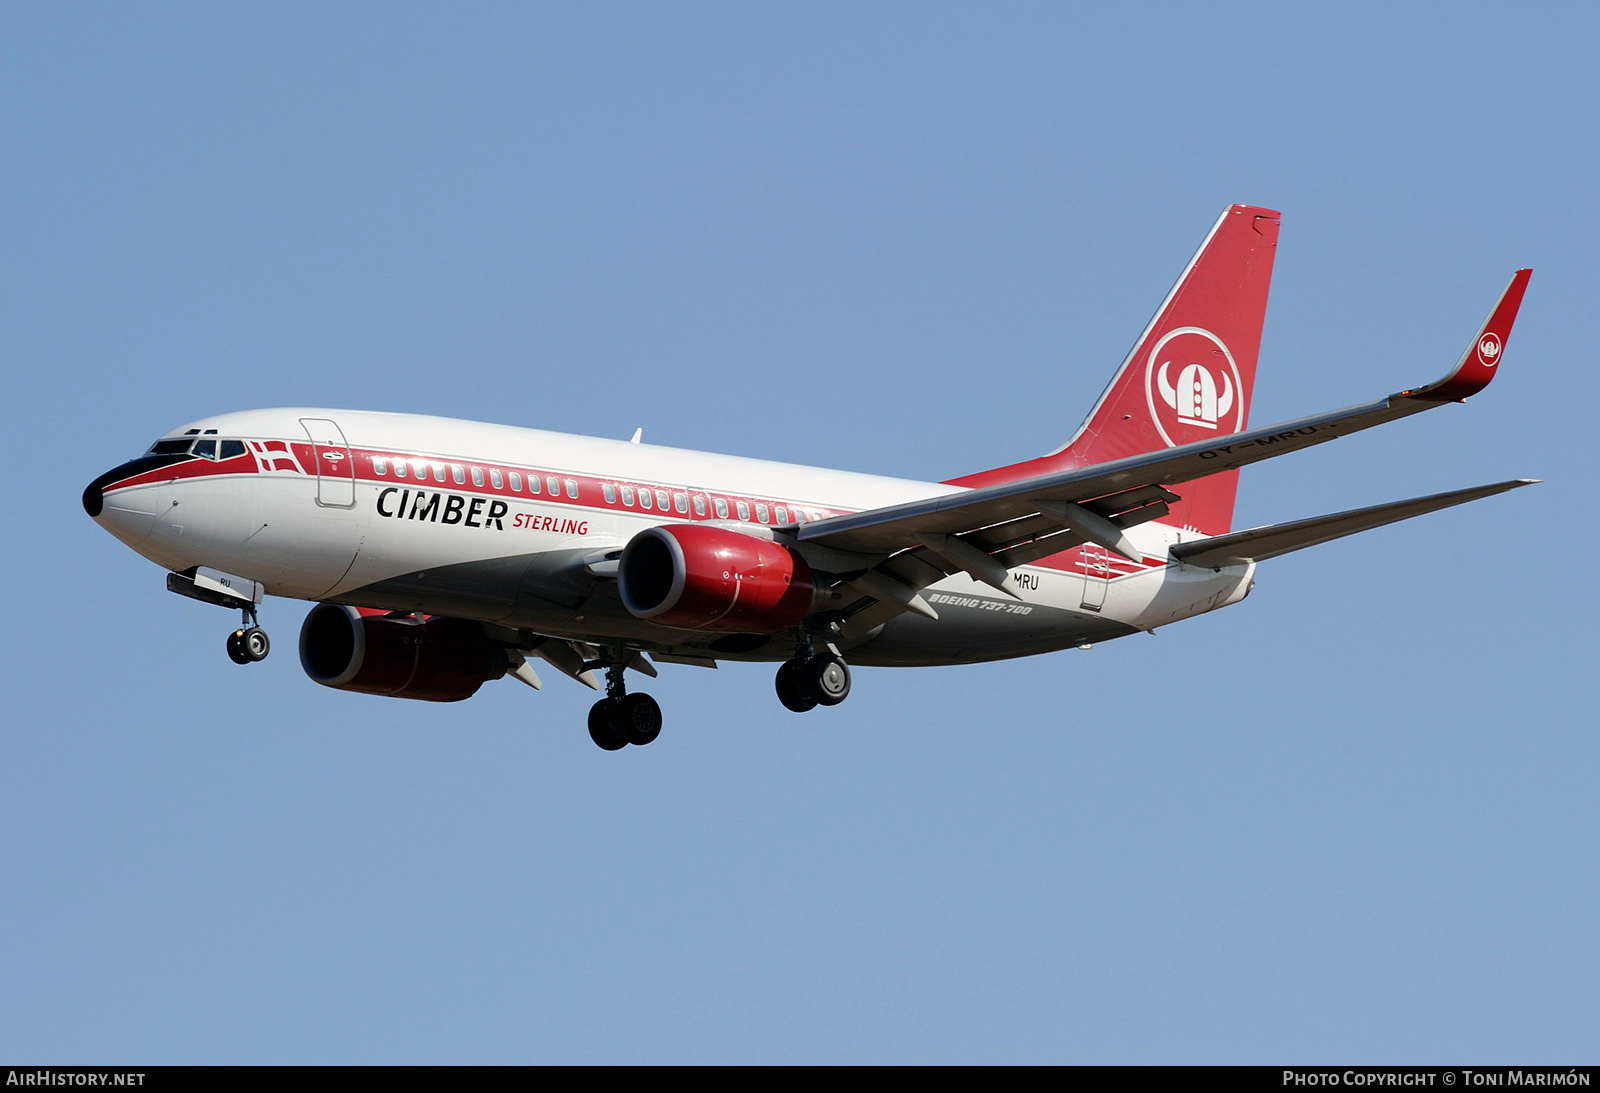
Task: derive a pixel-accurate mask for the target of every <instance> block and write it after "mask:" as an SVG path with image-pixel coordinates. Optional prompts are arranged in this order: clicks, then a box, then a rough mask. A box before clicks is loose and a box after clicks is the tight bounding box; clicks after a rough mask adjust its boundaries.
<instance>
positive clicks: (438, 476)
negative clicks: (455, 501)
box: [433, 463, 444, 482]
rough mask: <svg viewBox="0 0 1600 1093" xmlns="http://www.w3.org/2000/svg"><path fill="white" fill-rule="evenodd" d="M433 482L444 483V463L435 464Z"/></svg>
mask: <svg viewBox="0 0 1600 1093" xmlns="http://www.w3.org/2000/svg"><path fill="white" fill-rule="evenodd" d="M433 480H434V481H435V482H443V481H444V464H443V463H435V464H434V465H433Z"/></svg>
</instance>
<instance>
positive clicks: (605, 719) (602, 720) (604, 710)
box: [589, 698, 628, 751]
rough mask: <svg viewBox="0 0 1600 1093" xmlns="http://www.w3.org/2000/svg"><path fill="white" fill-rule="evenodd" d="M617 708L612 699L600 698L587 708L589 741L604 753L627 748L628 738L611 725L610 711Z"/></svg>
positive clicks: (615, 702) (615, 701)
mask: <svg viewBox="0 0 1600 1093" xmlns="http://www.w3.org/2000/svg"><path fill="white" fill-rule="evenodd" d="M616 706H617V700H616V699H614V698H602V699H601V700H600V701H599V702H596V703H595V704H594V705H593V706H590V707H589V739H590V740H593V741H594V742H595V743H596V744H598V745H599V746H600V747H602V748H604V749H605V750H606V751H621V750H622V749H623V748H625V747H627V746H628V738H627V737H625V736H623V735H622V733H620V732H619V731H617V729H616V728H615V727H613V724H612V721H613V719H612V716H611V714H612V711H613V710H614V709H615V708H616Z"/></svg>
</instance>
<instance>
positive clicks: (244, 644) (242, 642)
mask: <svg viewBox="0 0 1600 1093" xmlns="http://www.w3.org/2000/svg"><path fill="white" fill-rule="evenodd" d="M239 647H240V648H241V649H242V650H243V651H244V655H245V656H246V657H247V658H249V659H250V660H266V659H267V654H268V653H270V652H272V642H270V641H268V640H267V632H266V631H265V630H263V629H261V627H259V626H252V627H251V628H250V629H248V630H246V631H244V633H242V634H241V635H239Z"/></svg>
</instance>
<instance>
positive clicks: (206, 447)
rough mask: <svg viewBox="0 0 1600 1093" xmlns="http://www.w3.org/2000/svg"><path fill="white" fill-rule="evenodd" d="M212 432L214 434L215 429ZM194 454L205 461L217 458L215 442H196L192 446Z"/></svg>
mask: <svg viewBox="0 0 1600 1093" xmlns="http://www.w3.org/2000/svg"><path fill="white" fill-rule="evenodd" d="M212 432H216V430H215V429H213V430H212ZM194 454H195V455H198V456H203V457H204V458H206V459H215V458H217V442H216V441H215V440H197V441H195V444H194Z"/></svg>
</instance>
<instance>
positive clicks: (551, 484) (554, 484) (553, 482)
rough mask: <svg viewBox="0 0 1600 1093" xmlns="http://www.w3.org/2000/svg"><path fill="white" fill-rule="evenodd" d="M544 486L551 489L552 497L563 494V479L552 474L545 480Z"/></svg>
mask: <svg viewBox="0 0 1600 1093" xmlns="http://www.w3.org/2000/svg"><path fill="white" fill-rule="evenodd" d="M544 488H545V489H547V490H549V491H550V496H551V497H560V496H561V479H559V478H556V477H555V476H553V475H552V476H551V477H549V478H546V479H545V480H544Z"/></svg>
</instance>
